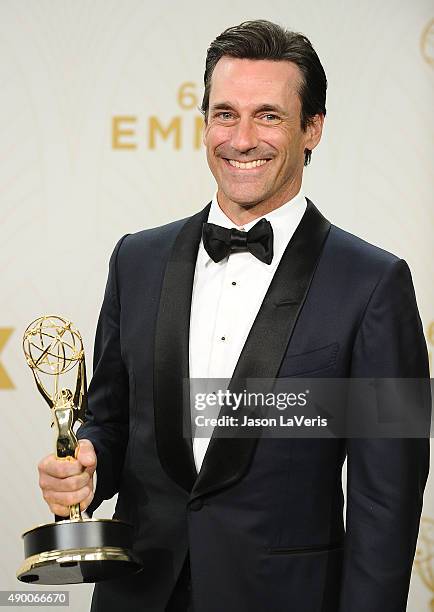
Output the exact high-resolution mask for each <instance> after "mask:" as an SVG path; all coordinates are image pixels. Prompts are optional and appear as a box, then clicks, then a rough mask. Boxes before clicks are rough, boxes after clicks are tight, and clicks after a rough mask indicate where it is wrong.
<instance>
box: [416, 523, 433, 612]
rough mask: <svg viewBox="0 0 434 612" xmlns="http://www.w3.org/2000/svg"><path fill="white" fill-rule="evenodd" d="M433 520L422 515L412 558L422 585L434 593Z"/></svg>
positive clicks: (431, 609)
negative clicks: (414, 553)
mask: <svg viewBox="0 0 434 612" xmlns="http://www.w3.org/2000/svg"><path fill="white" fill-rule="evenodd" d="M433 559H434V520H433V519H431V518H428V517H423V518H422V520H421V521H420V531H419V540H418V543H417V548H416V555H415V558H414V566H415V568H416V570H417V572H418V574H419V576H420V578H421V580H422V582H423V583H424V585H425V586H426V587H427V588H428V589H429V590H430V591H431V592H432V593H433V594H434V563H433ZM429 605H430V608H429V609H430V611H431V612H434V597H433V598H432V599H431V601H430V604H429Z"/></svg>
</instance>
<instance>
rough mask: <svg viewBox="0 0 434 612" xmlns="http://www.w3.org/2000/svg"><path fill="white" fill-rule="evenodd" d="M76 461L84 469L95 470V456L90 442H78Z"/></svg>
mask: <svg viewBox="0 0 434 612" xmlns="http://www.w3.org/2000/svg"><path fill="white" fill-rule="evenodd" d="M76 455H77V460H78V461H79V462H80V463H81V465H82V466H84V467H85V468H96V454H95V449H94V447H93V444H92V442H91V441H90V440H79V442H78V450H77V453H76Z"/></svg>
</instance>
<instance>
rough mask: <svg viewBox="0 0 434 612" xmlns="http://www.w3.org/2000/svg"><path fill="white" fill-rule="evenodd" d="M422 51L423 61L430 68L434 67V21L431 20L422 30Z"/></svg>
mask: <svg viewBox="0 0 434 612" xmlns="http://www.w3.org/2000/svg"><path fill="white" fill-rule="evenodd" d="M420 50H421V53H422V57H423V59H424V60H425V61H426V62H427V63H428V64H429V65H430V66H434V19H431V21H429V22H428V23H427V25H426V26H425V27H424V29H423V30H422V34H421V37H420Z"/></svg>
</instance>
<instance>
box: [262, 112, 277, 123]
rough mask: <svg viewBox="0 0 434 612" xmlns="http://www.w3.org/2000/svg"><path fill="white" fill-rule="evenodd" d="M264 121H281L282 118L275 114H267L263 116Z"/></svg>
mask: <svg viewBox="0 0 434 612" xmlns="http://www.w3.org/2000/svg"><path fill="white" fill-rule="evenodd" d="M262 119H264V120H265V121H268V122H271V121H280V117H279V116H278V115H274V114H273V113H267V114H266V115H262Z"/></svg>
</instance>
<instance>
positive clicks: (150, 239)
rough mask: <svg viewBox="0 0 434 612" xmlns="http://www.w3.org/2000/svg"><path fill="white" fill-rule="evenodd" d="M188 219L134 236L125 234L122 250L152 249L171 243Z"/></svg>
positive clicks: (142, 231) (136, 233) (146, 230)
mask: <svg viewBox="0 0 434 612" xmlns="http://www.w3.org/2000/svg"><path fill="white" fill-rule="evenodd" d="M188 219H189V217H185V218H184V219H178V220H177V221H172V222H171V223H166V224H165V225H160V226H158V227H151V228H148V229H144V230H141V231H139V232H135V233H134V234H127V235H126V236H125V237H124V240H123V242H122V249H123V250H124V249H133V250H134V249H136V248H139V249H140V248H151V249H154V248H158V246H159V245H161V244H167V243H168V242H169V243H170V242H173V241H174V240H175V238H176V236H177V235H178V232H179V231H180V229H181V228H182V226H183V225H184V223H186V221H188Z"/></svg>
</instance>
